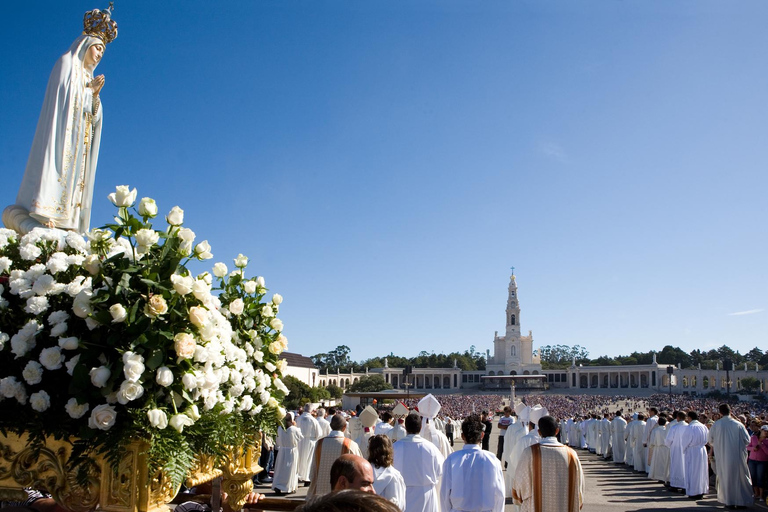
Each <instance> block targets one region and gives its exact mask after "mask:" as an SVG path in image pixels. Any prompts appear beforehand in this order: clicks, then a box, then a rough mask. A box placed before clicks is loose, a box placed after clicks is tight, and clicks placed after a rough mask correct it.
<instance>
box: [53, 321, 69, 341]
mask: <svg viewBox="0 0 768 512" xmlns="http://www.w3.org/2000/svg"><path fill="white" fill-rule="evenodd" d="M66 332H67V322H61V323H58V324H54V326H53V327H51V338H58V337H59V336H61V335H62V334H64V333H66Z"/></svg>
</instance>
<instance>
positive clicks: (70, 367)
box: [64, 354, 80, 376]
mask: <svg viewBox="0 0 768 512" xmlns="http://www.w3.org/2000/svg"><path fill="white" fill-rule="evenodd" d="M79 360H80V354H77V355H76V356H75V357H73V358H72V359H70V360H69V361H67V362H66V363H64V366H65V367H66V369H67V374H69V375H70V376H72V374H73V373H74V372H75V366H77V362H78V361H79Z"/></svg>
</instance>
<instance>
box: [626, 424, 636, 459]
mask: <svg viewBox="0 0 768 512" xmlns="http://www.w3.org/2000/svg"><path fill="white" fill-rule="evenodd" d="M636 424H637V420H632V421H630V422H629V423H627V428H625V429H624V443H625V449H624V464H626V465H627V466H632V467H634V465H635V445H634V444H633V441H632V430H634V428H635V425H636Z"/></svg>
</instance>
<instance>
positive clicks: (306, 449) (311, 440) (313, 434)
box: [296, 404, 322, 485]
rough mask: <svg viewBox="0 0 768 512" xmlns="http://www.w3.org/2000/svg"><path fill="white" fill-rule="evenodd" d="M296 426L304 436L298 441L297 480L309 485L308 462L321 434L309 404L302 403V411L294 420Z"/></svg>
mask: <svg viewBox="0 0 768 512" xmlns="http://www.w3.org/2000/svg"><path fill="white" fill-rule="evenodd" d="M296 426H297V427H299V430H301V434H302V435H303V436H304V437H303V438H302V439H301V441H300V442H299V481H300V482H305V485H309V463H310V461H311V460H312V455H313V454H314V453H315V443H316V442H317V440H318V439H320V437H321V435H322V431H321V430H320V425H318V423H317V420H316V419H315V418H314V417H312V405H311V404H306V405H304V412H303V413H301V416H299V418H298V419H297V420H296Z"/></svg>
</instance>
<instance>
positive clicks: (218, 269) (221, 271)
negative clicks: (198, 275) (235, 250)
mask: <svg viewBox="0 0 768 512" xmlns="http://www.w3.org/2000/svg"><path fill="white" fill-rule="evenodd" d="M213 275H215V276H216V277H218V278H222V277H224V276H225V275H227V266H226V265H225V264H224V263H221V262H219V263H216V264H215V265H214V266H213Z"/></svg>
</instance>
